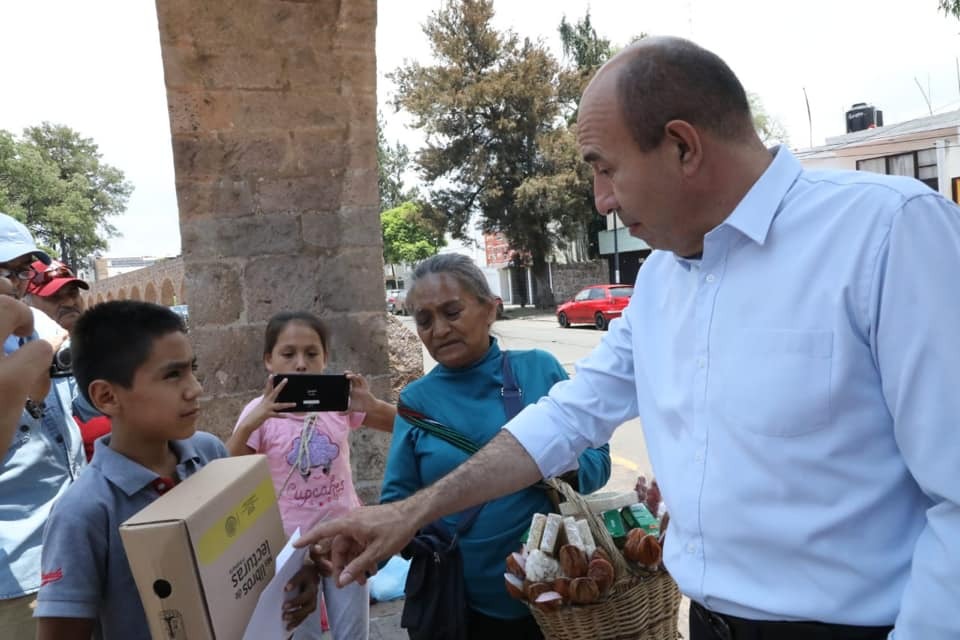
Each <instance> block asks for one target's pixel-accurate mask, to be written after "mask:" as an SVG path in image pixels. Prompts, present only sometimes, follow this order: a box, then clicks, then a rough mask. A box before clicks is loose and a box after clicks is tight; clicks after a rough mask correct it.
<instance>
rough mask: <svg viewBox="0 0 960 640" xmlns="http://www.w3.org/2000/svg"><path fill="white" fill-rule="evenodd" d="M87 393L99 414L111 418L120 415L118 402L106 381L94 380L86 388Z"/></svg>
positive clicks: (111, 387) (111, 385) (110, 384)
mask: <svg viewBox="0 0 960 640" xmlns="http://www.w3.org/2000/svg"><path fill="white" fill-rule="evenodd" d="M87 392H88V393H89V394H90V402H91V403H92V404H93V406H94V407H96V409H97V411H99V412H100V413H102V414H104V415H106V416H110V417H111V418H113V417H115V416H116V415H117V414H118V413H120V401H119V399H118V398H117V394H116V393H115V392H114V389H113V384H112V383H110V382H107V381H106V380H94V381H93V382H91V383H90V386H89V387H87Z"/></svg>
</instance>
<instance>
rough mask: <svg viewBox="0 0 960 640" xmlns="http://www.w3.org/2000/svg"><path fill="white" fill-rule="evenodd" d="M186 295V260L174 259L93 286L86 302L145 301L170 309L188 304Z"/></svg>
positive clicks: (94, 283)
mask: <svg viewBox="0 0 960 640" xmlns="http://www.w3.org/2000/svg"><path fill="white" fill-rule="evenodd" d="M185 292H186V282H184V270H183V259H182V258H171V259H169V260H163V261H162V262H157V263H155V264H153V265H151V266H149V267H146V268H144V269H138V270H137V271H131V272H129V273H123V274H120V275H118V276H114V277H112V278H106V279H105V280H100V281H98V282H93V283H91V284H90V290H89V291H87V292H86V294H85V297H84V302H86V304H87V306H88V307H89V306H92V305H94V304H96V303H98V302H103V301H104V300H145V301H146V302H156V303H158V304H165V305H168V306H169V305H173V304H186V302H185V300H186V296H184V293H185Z"/></svg>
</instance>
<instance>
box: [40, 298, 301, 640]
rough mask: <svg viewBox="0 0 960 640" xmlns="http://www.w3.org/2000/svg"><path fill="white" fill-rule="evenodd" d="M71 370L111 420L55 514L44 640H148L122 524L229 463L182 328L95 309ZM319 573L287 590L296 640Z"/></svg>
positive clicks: (77, 334)
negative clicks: (207, 425)
mask: <svg viewBox="0 0 960 640" xmlns="http://www.w3.org/2000/svg"><path fill="white" fill-rule="evenodd" d="M72 348H73V370H74V374H75V376H76V378H77V383H78V386H79V388H80V389H81V391H82V393H83V394H84V396H85V397H86V398H87V399H88V400H89V401H90V402H91V404H93V405H94V406H95V407H96V408H97V409H98V410H99V411H101V412H102V413H104V414H105V415H107V416H110V418H111V419H112V422H113V432H112V434H111V435H109V436H104V437H103V438H101V439H99V440H98V441H97V442H96V445H95V447H96V448H95V453H94V457H93V460H92V462H91V463H90V466H89V468H88V469H87V470H86V471H85V472H84V473H83V474H82V475H81V476H80V478H79V479H78V480H77V482H75V483H74V484H73V485H72V486H71V487H70V488H69V490H68V491H67V492H66V493H65V494H64V496H63V498H62V499H61V500H59V501H58V502H57V504H56V505H55V506H54V508H53V512H52V514H51V516H50V518H49V520H48V521H47V526H46V529H45V530H44V534H43V554H42V561H41V565H42V580H41V587H40V593H39V596H38V601H37V608H36V612H35V616H36V617H37V618H38V627H37V638H38V640H54V639H55V640H72V639H74V638H75V639H77V640H80V639H83V640H89V639H90V638H91V636H92V637H93V638H95V639H97V640H101V639H102V640H111V639H123V640H137V639H140V638H143V639H144V640H149V638H150V631H149V627H148V624H147V620H146V615H145V614H144V610H143V605H142V604H141V602H140V596H139V595H138V592H137V587H136V584H135V582H134V579H133V575H132V574H131V572H130V565H129V563H128V561H127V556H126V553H125V552H124V549H123V545H122V543H121V541H120V524H121V523H122V522H124V521H125V520H127V519H128V518H130V517H131V516H133V515H134V514H136V513H137V512H138V511H140V510H141V509H143V508H144V507H146V506H147V505H148V504H150V503H151V502H153V501H154V500H156V499H157V498H158V497H160V496H161V495H162V494H164V493H165V492H166V491H168V490H169V489H171V488H172V487H173V486H174V485H176V484H177V483H178V482H180V481H181V480H184V479H186V478H187V477H189V476H191V475H193V474H194V473H196V472H197V471H198V470H199V469H200V468H201V467H203V466H204V465H205V464H206V463H207V462H209V461H210V460H213V459H215V458H222V457H226V456H227V451H226V449H225V448H224V446H223V444H222V443H221V442H220V440H219V439H217V438H216V437H215V436H213V435H211V434H209V433H205V432H202V431H199V432H198V431H196V422H197V414H198V409H199V399H200V393H201V387H200V383H199V382H198V381H197V378H196V377H195V375H194V369H195V366H196V362H195V359H194V356H193V349H192V348H191V346H190V342H189V341H188V340H187V336H186V329H185V327H184V325H183V321H182V320H181V318H180V316H178V315H177V314H175V313H174V312H172V311H170V310H169V309H167V308H166V307H161V306H158V305H155V304H149V303H145V302H135V301H129V300H125V301H118V302H107V303H104V304H100V305H97V306H95V307H93V308H92V309H90V310H89V311H87V312H86V314H84V315H83V316H81V318H80V319H79V320H78V321H77V323H76V325H75V327H74V332H73V338H72ZM316 588H317V587H316V572H315V570H314V569H313V567H304V569H303V570H301V571H300V572H299V573H298V574H297V576H295V578H294V579H293V580H292V581H291V582H290V584H288V585H287V589H288V590H292V589H297V590H299V593H298V595H297V596H296V597H295V598H294V599H292V600H291V601H289V602H287V603H286V604H285V605H284V613H283V615H284V620H285V621H286V622H287V623H288V624H289V627H288V628H293V627H295V626H296V625H297V624H299V623H300V621H301V620H303V619H304V618H305V617H306V616H307V614H309V613H310V612H311V611H312V610H313V609H314V608H315V607H316V596H317V593H316Z"/></svg>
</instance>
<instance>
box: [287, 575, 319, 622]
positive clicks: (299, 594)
mask: <svg viewBox="0 0 960 640" xmlns="http://www.w3.org/2000/svg"><path fill="white" fill-rule="evenodd" d="M317 582H318V576H317V570H316V568H315V567H313V566H312V565H304V566H303V567H301V568H300V571H297V573H296V574H295V575H294V576H293V577H292V578H290V582H288V583H287V586H285V587H284V588H283V590H284V591H285V592H287V593H293V594H295V595H294V596H293V597H291V598H290V599H289V600H287V601H286V602H285V603H284V604H283V621H284V622H285V623H286V625H287V631H292V630H293V629H295V628H296V627H298V626H300V623H301V622H303V621H304V620H306V619H307V616H308V615H310V614H311V613H313V612H314V611H316V610H317Z"/></svg>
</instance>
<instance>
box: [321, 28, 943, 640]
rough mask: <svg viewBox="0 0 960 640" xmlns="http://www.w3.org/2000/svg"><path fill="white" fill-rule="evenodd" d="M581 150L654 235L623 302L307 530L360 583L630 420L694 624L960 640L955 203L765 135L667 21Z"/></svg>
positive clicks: (744, 634)
mask: <svg viewBox="0 0 960 640" xmlns="http://www.w3.org/2000/svg"><path fill="white" fill-rule="evenodd" d="M578 144H579V147H580V151H581V153H582V156H583V158H584V160H585V161H586V162H587V163H589V164H590V166H591V167H592V169H593V173H594V195H595V200H596V206H597V209H598V210H599V211H600V212H602V213H606V214H609V213H614V212H616V213H618V214H619V216H620V219H621V220H622V221H623V224H624V226H626V227H627V228H628V229H629V232H630V233H631V234H632V235H634V236H636V237H638V238H642V239H643V240H645V241H646V242H647V243H649V244H650V245H651V246H652V247H654V249H655V251H654V252H653V254H652V255H651V256H650V257H649V258H648V259H647V261H646V263H645V265H644V267H643V269H641V270H640V273H639V275H638V277H637V281H636V285H635V292H634V295H633V298H632V299H631V301H630V305H629V306H628V307H627V309H626V310H625V311H624V314H623V318H622V319H621V320H618V321H614V322H613V323H612V324H611V326H610V331H609V333H608V334H607V335H606V336H605V337H604V339H603V341H602V342H601V344H600V345H598V346H597V348H596V349H595V350H594V352H593V353H591V354H590V355H589V356H587V357H586V358H585V359H583V360H582V361H581V362H580V363H578V366H577V375H576V376H575V377H574V379H573V380H570V381H568V382H562V383H559V384H557V385H556V386H555V387H554V388H553V390H552V391H551V393H550V395H549V396H548V397H547V398H545V399H543V400H542V401H540V402H539V403H538V404H537V405H535V406H532V407H529V408H528V409H526V410H525V411H523V412H522V413H521V414H520V415H518V416H517V417H516V418H515V419H514V420H513V421H511V422H510V423H508V424H507V425H506V426H505V427H504V430H503V432H502V433H500V434H499V435H498V436H497V437H496V438H494V440H493V441H492V442H490V444H488V445H487V446H486V447H485V448H484V449H483V450H482V451H480V452H479V453H477V454H476V455H474V456H473V457H472V458H471V459H470V460H469V461H468V462H467V463H466V464H464V465H463V466H461V467H460V468H459V469H457V470H456V471H455V472H453V473H451V474H450V475H449V476H447V477H445V478H444V479H443V480H441V481H440V482H437V483H436V484H435V485H433V486H431V487H429V488H427V489H424V490H423V491H421V492H420V493H418V494H416V495H414V496H412V497H410V498H409V499H407V500H404V501H402V502H399V503H394V504H389V505H383V506H377V507H368V508H364V509H360V510H357V511H354V512H352V513H351V514H350V515H349V516H346V517H344V518H343V519H341V520H338V521H334V522H329V523H324V524H322V525H319V526H317V527H316V528H314V530H313V531H312V532H311V533H310V534H309V535H308V536H306V538H305V539H304V541H305V543H309V542H317V543H318V545H319V546H320V547H321V550H323V551H326V550H328V549H331V548H332V549H333V556H332V564H333V569H334V570H335V571H340V572H341V573H340V579H341V582H349V581H351V580H355V579H356V580H360V581H363V580H364V576H365V575H366V574H367V573H369V572H372V571H374V570H375V563H376V561H377V560H379V559H382V558H385V557H387V556H389V555H391V554H393V553H396V552H397V551H398V550H400V549H401V548H402V547H403V546H404V544H405V543H406V542H407V541H408V540H409V539H410V537H411V536H412V535H413V534H414V532H415V531H416V530H417V529H418V528H419V527H421V526H423V525H424V524H425V523H428V522H431V521H433V520H434V519H436V518H438V517H440V516H441V515H444V514H448V513H452V512H456V511H459V510H462V509H465V508H467V507H468V506H470V505H473V504H478V503H481V502H484V501H487V500H490V499H492V498H495V497H497V496H500V495H503V494H506V493H509V492H513V491H516V490H518V489H520V488H521V487H525V486H527V485H529V484H531V483H533V482H536V481H537V480H539V479H540V478H542V477H550V476H554V475H557V474H559V473H561V472H563V471H565V470H567V469H569V468H570V466H571V465H572V464H573V463H574V460H575V459H576V456H577V455H578V454H579V453H580V452H582V451H583V450H584V449H585V448H587V447H590V446H598V445H600V444H602V443H604V442H607V441H608V440H609V439H610V436H611V434H612V433H613V431H614V429H616V428H617V427H618V426H619V425H621V424H622V423H623V422H625V421H626V420H629V419H631V418H634V417H638V416H639V417H640V418H641V420H642V423H643V429H644V437H645V440H646V443H647V448H648V451H649V455H650V460H651V462H652V464H653V469H654V471H655V473H656V475H657V478H658V480H659V483H660V487H661V489H662V491H663V496H664V500H665V502H666V504H667V505H668V507H669V509H670V512H671V524H670V529H669V531H668V533H667V536H666V543H665V549H664V562H665V564H666V567H667V568H668V569H669V571H670V572H671V574H672V575H673V577H674V578H675V579H676V581H677V583H678V584H679V586H680V589H681V590H682V591H683V592H684V593H685V594H686V595H687V596H689V597H690V598H691V600H692V602H693V604H692V614H691V635H692V637H693V639H694V640H714V639H725V640H729V639H730V638H734V639H736V640H743V639H756V638H763V639H768V638H769V639H776V640H793V639H797V640H800V639H803V640H810V639H819V638H830V639H871V640H872V639H879V638H887V637H891V638H894V637H895V638H896V639H897V640H947V639H948V638H951V639H956V638H960V618H958V616H957V615H956V614H955V613H953V614H950V613H949V612H950V611H955V610H956V606H957V603H958V602H960V506H958V504H960V481H958V470H960V439H958V438H957V420H958V416H960V393H957V389H960V360H958V357H957V354H960V330H958V327H960V296H957V295H956V284H955V280H956V277H957V274H958V273H960V210H958V208H957V207H956V206H955V205H954V204H953V203H950V202H948V201H946V200H945V199H944V198H943V197H941V196H940V195H939V194H938V193H936V192H934V191H931V190H930V189H929V188H927V187H926V186H925V185H924V184H922V183H920V182H919V181H916V180H914V179H912V178H903V177H894V176H882V175H875V174H870V173H860V172H847V171H830V172H808V171H804V170H803V169H802V168H801V167H800V165H799V163H798V162H797V160H796V159H795V158H794V157H793V155H792V154H791V153H790V151H789V150H788V149H786V148H783V147H780V148H775V149H769V150H768V149H766V148H764V146H763V144H762V143H761V141H760V140H759V139H758V137H757V135H756V133H755V131H754V129H753V125H752V121H751V115H750V110H749V106H748V103H747V98H746V94H745V92H744V90H743V87H742V86H741V84H740V82H739V81H738V80H737V78H736V76H735V75H734V74H733V72H732V71H731V70H730V69H729V68H728V67H727V65H726V64H725V63H724V62H723V61H722V60H721V59H720V58H719V57H717V56H716V55H715V54H713V53H711V52H709V51H706V50H704V49H702V48H701V47H699V46H697V45H695V44H693V43H691V42H688V41H685V40H681V39H677V38H649V39H646V40H643V41H641V42H639V43H638V44H636V45H634V46H631V47H629V48H627V49H625V50H624V51H622V52H621V53H620V54H618V55H617V56H615V57H614V58H613V59H612V60H610V61H609V62H608V63H607V64H606V65H605V66H604V67H603V68H602V69H601V70H600V71H599V72H598V73H597V75H596V77H595V78H594V79H593V81H592V82H591V83H590V85H589V86H588V87H587V89H586V91H585V93H584V96H583V99H582V101H581V103H580V110H579V123H578Z"/></svg>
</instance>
